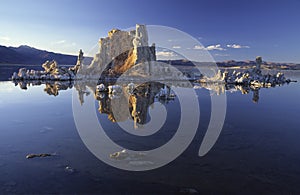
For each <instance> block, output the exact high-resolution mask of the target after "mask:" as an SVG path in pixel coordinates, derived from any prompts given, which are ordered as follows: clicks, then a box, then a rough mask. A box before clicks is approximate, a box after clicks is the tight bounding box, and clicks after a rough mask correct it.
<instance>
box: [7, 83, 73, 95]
mask: <svg viewBox="0 0 300 195" xmlns="http://www.w3.org/2000/svg"><path fill="white" fill-rule="evenodd" d="M13 82H14V83H15V86H17V85H18V86H19V87H20V88H21V89H23V90H27V88H28V87H30V86H37V85H42V84H44V85H45V89H44V91H45V92H46V93H47V94H49V95H54V96H57V95H58V94H59V91H60V90H67V89H72V88H73V86H74V81H71V80H70V81H45V80H23V81H13Z"/></svg>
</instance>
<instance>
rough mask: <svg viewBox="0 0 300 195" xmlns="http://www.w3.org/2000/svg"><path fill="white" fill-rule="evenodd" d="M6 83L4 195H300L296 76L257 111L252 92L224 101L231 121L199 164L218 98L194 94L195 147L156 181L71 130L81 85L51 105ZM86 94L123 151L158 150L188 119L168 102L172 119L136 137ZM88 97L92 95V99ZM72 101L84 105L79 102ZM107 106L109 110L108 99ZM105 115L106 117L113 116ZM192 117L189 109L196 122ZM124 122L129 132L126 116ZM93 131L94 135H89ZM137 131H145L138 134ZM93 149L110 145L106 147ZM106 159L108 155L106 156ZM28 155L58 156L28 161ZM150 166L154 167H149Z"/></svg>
mask: <svg viewBox="0 0 300 195" xmlns="http://www.w3.org/2000/svg"><path fill="white" fill-rule="evenodd" d="M0 68H1V67H0ZM18 68H19V67H18ZM0 72H2V73H3V72H4V71H3V69H1V70H0ZM2 73H1V78H2V80H6V81H1V82H0V109H1V112H0V118H1V128H0V172H1V176H0V184H1V185H0V186H1V188H0V192H1V194H2V193H9V194H10V193H98V194H99V193H102V194H146V193H148V194H159V193H161V194H181V193H185V192H186V191H188V189H190V190H191V189H194V190H196V191H197V192H199V193H202V192H204V193H211V192H212V193H221V192H227V193H249V194H250V193H251V194H253V193H272V194H274V193H300V187H299V185H297V184H298V183H299V182H300V166H299V164H300V142H299V141H298V139H299V137H300V131H299V126H300V121H299V111H300V103H299V98H300V90H299V89H300V85H299V84H300V83H299V81H300V74H299V72H295V71H294V72H287V73H286V75H287V77H289V78H292V79H296V80H298V82H297V83H291V84H289V85H284V86H279V87H275V88H268V89H260V90H259V100H258V102H257V103H254V102H253V101H252V99H253V91H250V93H249V94H245V95H244V94H241V92H240V91H236V92H228V91H227V92H226V98H227V101H226V102H227V112H226V117H225V122H224V126H223V128H222V131H221V134H220V136H219V137H218V139H217V142H216V143H215V144H214V146H213V147H212V149H211V150H210V151H209V152H208V153H207V154H206V155H204V156H202V157H200V156H198V152H199V147H200V145H201V143H202V141H203V139H204V135H205V133H206V130H207V128H208V124H209V120H210V112H211V95H215V93H213V92H210V91H209V90H207V89H205V88H199V89H195V92H196V94H197V100H198V102H199V108H200V122H199V126H198V128H197V132H196V135H195V136H194V138H193V140H192V143H191V144H189V146H188V148H187V149H186V150H185V151H184V152H183V153H182V154H181V155H180V156H179V157H178V158H176V159H175V160H173V161H171V162H170V163H168V164H167V165H165V166H162V167H159V168H156V169H153V170H149V171H126V170H122V169H118V168H115V167H112V166H110V165H108V164H106V163H104V162H103V161H101V160H99V159H98V158H97V157H96V156H94V155H93V154H92V153H91V151H89V149H88V148H87V147H86V145H85V144H84V142H83V140H82V138H81V137H80V132H79V131H78V128H76V125H75V122H74V115H73V112H74V108H73V107H72V95H74V94H78V91H77V90H78V87H77V89H76V84H75V87H72V88H67V89H66V90H60V91H59V93H58V94H56V96H54V95H49V94H48V93H46V92H45V91H44V89H45V87H46V85H45V84H42V85H37V86H29V87H28V89H27V90H23V89H21V88H20V87H19V86H15V84H14V83H12V82H11V81H7V79H6V75H8V74H9V71H8V72H6V74H5V76H3V75H4V74H2ZM80 87H82V85H80ZM81 89H82V88H81ZM152 90H153V91H155V90H154V89H152ZM73 92H74V94H73ZM81 92H83V97H84V100H85V102H84V103H83V105H86V104H87V99H88V98H89V97H90V98H92V99H93V101H94V108H95V113H96V114H97V117H98V121H99V122H100V123H101V125H102V126H103V129H104V130H105V133H106V135H107V136H108V137H109V138H110V139H111V140H113V141H114V142H115V143H117V144H119V145H120V146H122V147H123V148H127V149H132V150H133V149H135V150H151V149H154V148H158V147H160V146H162V145H163V144H164V143H167V142H168V141H170V140H172V138H173V137H174V136H175V134H176V129H177V126H178V124H179V119H180V111H181V109H182V108H180V103H179V99H178V97H176V98H175V99H174V100H170V101H169V102H168V103H163V102H162V104H163V105H164V108H165V110H166V111H167V113H168V114H167V117H166V122H165V123H164V124H163V126H162V127H161V128H160V130H159V131H158V132H156V133H154V134H153V135H150V136H135V135H132V134H130V133H128V132H126V131H124V130H123V129H122V128H121V127H120V126H119V125H118V124H117V123H115V122H112V118H110V119H109V117H108V114H106V113H103V112H102V113H100V112H99V111H98V109H99V101H98V100H96V99H95V98H94V97H93V96H94V94H93V91H89V88H86V89H85V90H81ZM84 92H90V94H89V95H88V96H86V93H84ZM186 98H188V97H186ZM74 99H75V101H77V102H79V99H77V96H76V98H74ZM98 99H99V100H100V101H103V98H102V99H101V98H98ZM104 100H106V101H105V102H107V101H110V100H109V98H108V97H107V98H106V99H105V98H104ZM145 101H146V100H144V101H142V103H143V102H145ZM155 102H159V101H157V99H156V100H155ZM102 103H103V102H102ZM150 103H151V101H150ZM150 103H149V104H150ZM78 104H79V103H78ZM101 105H103V104H101ZM122 105H124V104H122V103H121V104H120V110H121V109H122V108H121V106H122ZM73 106H74V105H73ZM108 106H109V105H106V107H105V106H104V107H103V108H107V109H106V111H107V110H109V109H108ZM127 106H128V105H125V108H127ZM148 106H149V105H146V107H148ZM155 106H156V105H155ZM150 107H151V106H150ZM128 109H129V108H128ZM149 109H150V110H151V108H149ZM103 110H104V111H105V109H102V111H103ZM125 110H126V109H125ZM193 113H194V110H193V109H191V110H190V114H193ZM115 115H116V114H115ZM115 115H114V117H116V116H115ZM122 116H124V115H122V113H121V112H120V117H122ZM146 116H147V117H146V120H145V121H142V122H140V123H143V122H144V123H147V122H149V120H150V119H149V118H151V116H150V114H149V113H148V114H147V115H146ZM152 117H154V116H152ZM129 118H130V117H129ZM82 120H84V121H86V120H89V119H88V118H84V117H83V118H82ZM124 120H125V121H126V120H127V121H131V122H132V120H131V119H128V116H125V119H124ZM137 125H138V126H142V124H137ZM86 128H87V131H88V129H90V128H92V127H89V126H87V127H86ZM139 129H142V127H141V128H138V129H135V130H136V131H138V130H139ZM95 139H98V140H99V142H101V141H103V138H101V137H99V138H95ZM179 145H180V143H179ZM99 150H102V151H106V150H109V146H107V148H99ZM115 152H117V151H115ZM30 153H37V154H39V153H50V154H53V156H51V157H45V158H33V159H26V158H25V157H26V155H27V154H30ZM168 155H170V154H168V153H166V156H168ZM147 160H148V161H151V160H155V159H151V157H147ZM66 167H68V168H66Z"/></svg>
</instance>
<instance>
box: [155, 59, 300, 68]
mask: <svg viewBox="0 0 300 195" xmlns="http://www.w3.org/2000/svg"><path fill="white" fill-rule="evenodd" d="M159 61H160V62H164V63H167V64H171V65H177V66H194V65H201V66H209V65H210V64H211V63H209V62H191V61H189V60H184V59H182V60H159ZM216 64H217V66H218V67H221V68H238V69H247V68H252V67H253V66H255V65H256V62H255V61H251V60H245V61H235V60H228V61H224V62H216ZM261 67H262V69H281V70H300V64H296V63H277V62H265V61H264V62H263V63H262V66H261Z"/></svg>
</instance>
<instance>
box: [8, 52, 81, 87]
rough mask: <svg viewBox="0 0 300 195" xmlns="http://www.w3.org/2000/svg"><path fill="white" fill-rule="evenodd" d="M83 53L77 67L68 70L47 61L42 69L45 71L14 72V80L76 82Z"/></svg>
mask: <svg viewBox="0 0 300 195" xmlns="http://www.w3.org/2000/svg"><path fill="white" fill-rule="evenodd" d="M82 61H83V52H82V50H80V51H79V55H78V59H77V63H76V65H75V66H73V67H70V68H67V67H60V66H58V64H57V62H56V61H54V60H52V61H46V62H45V63H44V64H43V65H42V67H43V68H44V70H42V71H38V70H27V69H26V68H20V69H19V72H18V73H16V72H14V73H13V75H12V77H11V79H12V80H53V81H66V80H74V79H75V76H76V73H77V71H78V70H79V67H80V66H81V65H82Z"/></svg>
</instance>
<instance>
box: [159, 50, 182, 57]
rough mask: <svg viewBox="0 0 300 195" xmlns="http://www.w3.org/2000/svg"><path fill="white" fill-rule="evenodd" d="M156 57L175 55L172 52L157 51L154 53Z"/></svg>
mask: <svg viewBox="0 0 300 195" xmlns="http://www.w3.org/2000/svg"><path fill="white" fill-rule="evenodd" d="M156 55H157V56H159V57H175V56H177V54H176V53H174V52H172V51H158V52H156Z"/></svg>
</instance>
